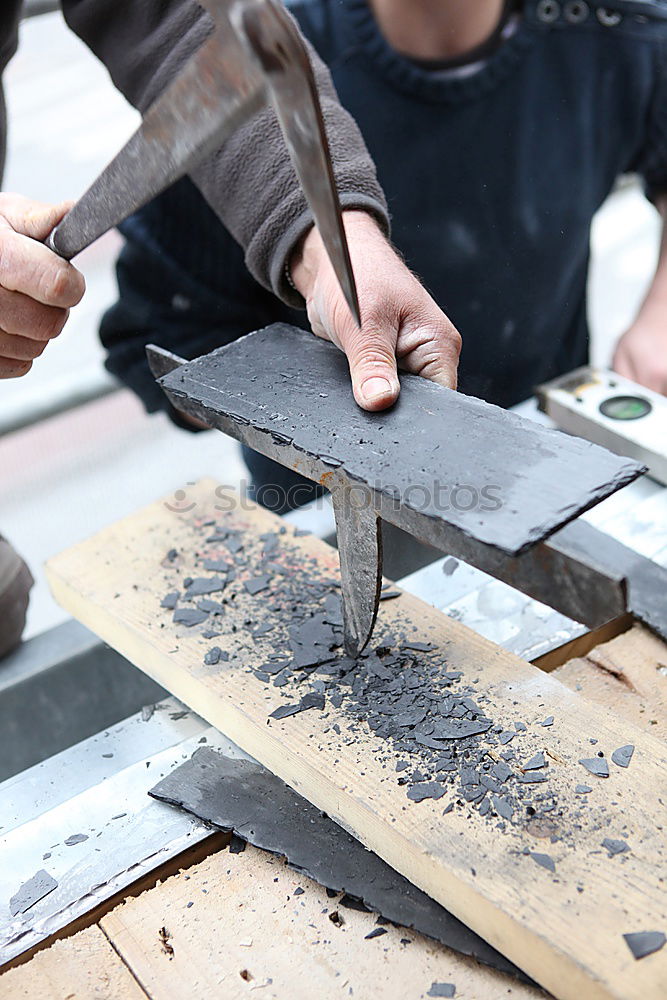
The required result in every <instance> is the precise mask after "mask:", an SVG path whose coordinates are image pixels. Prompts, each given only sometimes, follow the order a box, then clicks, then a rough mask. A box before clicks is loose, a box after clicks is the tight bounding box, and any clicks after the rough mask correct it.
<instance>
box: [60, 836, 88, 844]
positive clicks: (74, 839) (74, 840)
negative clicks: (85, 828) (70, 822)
mask: <svg viewBox="0 0 667 1000" xmlns="http://www.w3.org/2000/svg"><path fill="white" fill-rule="evenodd" d="M84 840H88V834H87V833H73V834H72V835H71V836H70V837H68V838H67V840H66V841H65V847H75V846H76V844H83V842H84Z"/></svg>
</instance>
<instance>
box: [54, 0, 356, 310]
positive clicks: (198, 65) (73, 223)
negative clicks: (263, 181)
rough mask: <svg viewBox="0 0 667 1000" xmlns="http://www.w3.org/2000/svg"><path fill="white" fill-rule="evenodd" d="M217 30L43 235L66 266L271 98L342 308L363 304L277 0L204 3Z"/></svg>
mask: <svg viewBox="0 0 667 1000" xmlns="http://www.w3.org/2000/svg"><path fill="white" fill-rule="evenodd" d="M201 2H202V5H203V6H205V7H206V8H207V9H208V11H209V12H210V14H211V16H212V18H213V22H214V30H213V32H212V34H211V35H210V36H209V37H208V39H207V40H206V41H205V42H204V44H203V45H202V46H201V48H200V49H199V50H198V51H197V52H196V54H195V55H194V56H193V57H192V58H191V59H190V60H189V62H187V63H186V65H185V66H184V67H183V69H182V70H181V71H180V73H179V74H178V75H177V76H176V77H175V78H174V79H173V80H172V81H171V83H170V84H169V85H168V86H167V88H166V89H165V90H164V92H163V93H162V94H161V95H160V97H158V98H157V100H156V101H155V102H154V104H152V105H151V107H150V108H149V110H148V111H147V112H146V114H145V116H144V119H143V122H142V124H141V126H140V127H139V128H138V129H137V131H136V132H135V133H134V135H133V136H132V137H131V138H130V140H129V141H128V142H127V144H126V145H125V146H124V147H123V148H122V149H121V151H120V152H119V153H118V154H117V156H116V157H115V158H114V159H113V160H112V161H111V163H110V164H109V165H108V166H107V167H106V168H105V170H103V171H102V173H101V174H100V176H99V177H98V178H97V180H95V181H94V182H93V184H92V185H91V186H90V187H89V189H88V190H87V191H86V193H85V194H84V195H83V196H82V198H81V199H80V200H79V201H78V202H77V203H76V204H75V205H74V207H73V208H72V209H71V210H70V211H69V212H68V213H67V215H66V216H65V217H64V219H63V220H62V222H61V223H60V224H59V225H58V226H56V228H55V229H54V230H53V232H52V233H51V234H50V235H49V236H48V238H47V240H46V245H47V246H48V247H50V249H51V250H54V251H55V252H56V253H57V254H59V255H60V256H61V257H64V258H65V259H67V260H71V259H72V257H75V256H76V255H77V254H78V253H80V252H81V251H82V250H85V248H86V247H87V246H89V245H90V244H91V243H93V242H94V241H95V240H96V239H98V238H99V237H100V236H102V235H103V234H104V233H106V232H107V230H109V229H112V228H113V227H114V226H117V225H118V224H119V223H120V222H122V221H123V219H126V218H127V217H128V215H131V214H132V212H135V211H137V209H139V208H141V207H142V205H145V204H146V203H147V202H149V201H150V200H151V199H152V198H154V197H156V195H158V194H160V192H161V191H164V190H165V188H167V187H168V186H169V185H170V184H173V183H174V182H175V181H177V180H178V179H179V178H180V177H183V176H184V174H186V173H188V171H190V170H192V169H193V168H194V167H195V166H196V165H197V164H198V163H199V162H201V160H203V159H204V158H205V157H206V156H207V155H209V154H211V153H213V152H214V151H215V150H216V149H218V148H219V147H220V146H221V145H222V144H223V142H224V141H225V140H226V139H228V138H229V136H230V135H231V134H232V133H233V132H235V131H236V130H237V129H238V128H239V127H240V126H241V125H242V124H243V123H244V122H246V121H247V120H248V119H249V118H251V117H252V116H253V115H254V114H255V113H256V112H257V111H259V110H260V109H261V108H262V107H264V106H265V105H266V104H267V103H268V101H269V100H270V101H271V103H272V104H273V106H274V109H275V112H276V115H277V117H278V121H279V122H280V126H281V129H282V131H283V136H284V138H285V142H286V144H287V148H288V150H289V153H290V156H291V159H292V163H293V165H294V168H295V170H296V173H297V176H298V178H299V180H300V182H301V186H302V188H303V191H304V194H305V196H306V198H307V200H308V204H309V206H310V209H311V211H312V213H313V216H314V219H315V222H316V224H317V228H318V229H319V232H320V235H321V237H322V241H323V244H324V247H325V249H326V251H327V254H328V256H329V259H330V261H331V264H332V267H333V269H334V272H335V274H336V277H337V278H338V281H339V283H340V286H341V289H342V291H343V294H344V296H345V299H346V302H347V304H348V306H349V308H350V311H351V313H352V315H353V316H354V318H355V320H356V322H357V323H358V324H359V325H360V324H361V318H360V315H359V302H358V298H357V290H356V285H355V281H354V274H353V271H352V265H351V262H350V254H349V249H348V245H347V239H346V236H345V229H344V227H343V219H342V213H341V207H340V201H339V198H338V193H337V190H336V182H335V178H334V173H333V168H332V165H331V154H330V150H329V144H328V142H327V136H326V131H325V127H324V121H323V118H322V110H321V108H320V102H319V98H318V95H317V86H316V83H315V77H314V74H313V70H312V67H311V64H310V59H309V57H308V52H307V50H306V47H305V45H304V43H303V41H302V39H301V36H300V35H299V32H298V30H297V28H296V26H295V24H294V22H293V21H292V19H291V18H290V16H289V15H288V14H287V12H286V11H285V9H284V7H283V6H282V4H281V3H279V2H277V0H201Z"/></svg>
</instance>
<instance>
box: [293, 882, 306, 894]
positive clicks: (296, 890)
mask: <svg viewBox="0 0 667 1000" xmlns="http://www.w3.org/2000/svg"><path fill="white" fill-rule="evenodd" d="M305 891H306V890H305V889H302V888H301V886H300V885H297V887H296V889H295V890H294V892H293V893H292V895H293V896H303V894H304V892H305Z"/></svg>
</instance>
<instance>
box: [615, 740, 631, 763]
mask: <svg viewBox="0 0 667 1000" xmlns="http://www.w3.org/2000/svg"><path fill="white" fill-rule="evenodd" d="M634 752H635V748H634V746H633V745H632V743H628V744H627V746H624V747H619V748H618V749H617V750H614V752H613V754H612V755H611V759H612V760H613V762H614V764H617V765H618V766H619V767H628V766H629V764H630V761H631V760H632V755H633V753H634Z"/></svg>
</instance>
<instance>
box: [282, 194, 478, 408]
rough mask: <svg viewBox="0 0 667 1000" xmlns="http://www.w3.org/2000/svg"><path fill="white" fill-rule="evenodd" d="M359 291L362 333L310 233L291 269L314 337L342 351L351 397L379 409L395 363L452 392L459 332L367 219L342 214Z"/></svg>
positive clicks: (392, 386) (387, 397)
mask: <svg viewBox="0 0 667 1000" xmlns="http://www.w3.org/2000/svg"><path fill="white" fill-rule="evenodd" d="M343 219H344V222H345V231H346V233H347V238H348V243H349V247H350V256H351V257H352V265H353V268H354V275H355V279H356V283H357V291H358V293H359V305H360V309H361V321H362V328H361V330H360V329H358V327H357V325H356V323H355V321H354V319H353V318H352V316H351V315H350V311H349V309H348V307H347V303H346V302H345V299H344V297H343V293H342V291H341V290H340V287H339V285H338V281H337V279H336V277H335V275H334V272H333V269H332V267H331V264H330V263H329V259H328V257H327V255H326V251H325V250H324V246H323V244H322V241H321V239H320V236H319V233H318V232H317V230H316V229H311V230H310V232H309V233H308V234H307V235H306V237H305V239H304V240H303V242H302V244H301V246H300V248H299V249H298V250H297V251H296V252H295V253H294V254H293V256H292V260H291V262H290V270H291V275H292V280H293V281H294V284H295V285H296V287H297V288H298V290H299V291H300V292H301V294H302V295H303V297H304V298H305V300H306V306H307V309H308V319H309V320H310V325H311V327H312V330H313V333H315V334H317V336H318V337H323V338H324V339H325V340H331V341H333V343H334V344H336V346H337V347H339V348H340V349H341V350H343V351H344V352H345V354H346V355H347V359H348V362H349V365H350V374H351V376H352V387H353V390H354V398H355V399H356V401H357V403H358V404H359V406H361V407H363V408H364V409H365V410H384V409H385V408H386V407H388V406H391V404H392V403H394V402H395V401H396V399H397V398H398V394H399V391H400V386H399V382H398V374H397V363H398V365H399V366H400V367H401V368H403V369H405V371H409V372H413V373H414V374H416V375H423V376H424V377H425V378H428V379H431V380H432V381H433V382H437V383H438V384H439V385H444V386H447V387H448V388H450V389H455V388H456V369H457V365H458V359H459V353H460V351H461V337H460V336H459V333H458V331H457V330H456V329H455V327H454V326H453V325H452V323H451V322H450V321H449V320H448V319H447V317H446V316H445V314H444V313H443V312H442V311H441V310H440V309H439V308H438V306H437V305H436V303H435V302H434V300H433V299H432V298H431V296H430V295H429V294H428V292H427V291H426V289H425V288H423V287H422V285H421V284H420V283H419V281H418V280H417V279H416V278H415V276H414V275H413V274H411V273H410V271H409V270H408V268H407V267H406V266H405V264H404V263H403V262H402V260H401V259H400V257H399V256H398V255H397V254H396V252H395V251H394V250H393V249H392V247H391V246H390V245H389V243H388V242H387V240H386V239H385V237H384V236H383V234H382V233H381V232H380V229H379V228H378V226H377V225H376V223H375V222H374V221H373V219H372V218H371V216H369V215H367V214H366V213H365V212H351V211H346V212H344V213H343Z"/></svg>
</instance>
